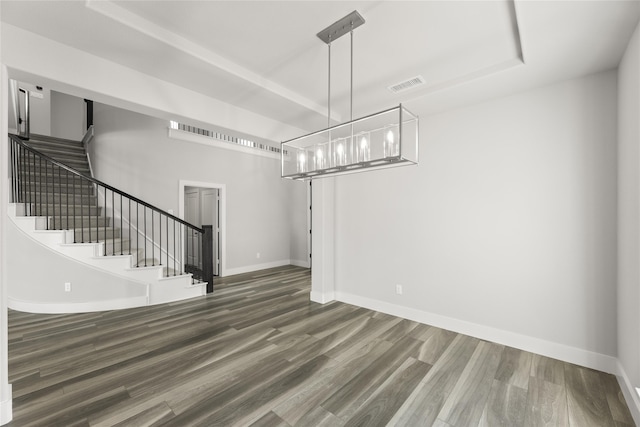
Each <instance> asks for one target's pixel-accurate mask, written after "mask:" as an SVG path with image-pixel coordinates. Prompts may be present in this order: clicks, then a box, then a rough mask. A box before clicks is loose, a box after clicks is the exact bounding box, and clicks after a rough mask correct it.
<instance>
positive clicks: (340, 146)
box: [281, 11, 419, 180]
mask: <svg viewBox="0 0 640 427" xmlns="http://www.w3.org/2000/svg"><path fill="white" fill-rule="evenodd" d="M364 23H365V20H364V18H363V17H362V16H361V15H360V14H359V13H358V11H353V12H351V13H350V14H348V15H347V16H345V17H344V18H342V19H339V20H338V21H336V22H335V23H333V24H331V25H330V26H328V27H327V28H325V29H324V30H322V31H320V32H319V33H318V34H317V35H318V38H320V40H322V41H323V42H325V43H326V44H327V46H328V52H329V61H328V64H329V73H328V75H329V78H328V80H329V81H328V92H329V93H328V102H327V104H328V105H327V110H328V111H327V120H328V124H327V128H326V129H322V130H319V131H316V132H313V133H310V134H308V135H304V136H301V137H298V138H294V139H291V140H288V141H285V142H283V143H282V150H281V161H282V170H281V172H282V177H283V178H287V179H296V180H305V179H311V178H320V177H326V176H335V175H342V174H347V173H354V172H361V171H365V170H371V169H381V168H388V167H394V166H405V165H412V164H413V165H415V164H417V163H418V128H419V120H418V117H417V116H416V115H414V114H412V113H411V112H409V111H408V110H407V109H406V108H404V107H403V106H402V104H400V105H398V106H397V107H393V108H390V109H388V110H384V111H380V112H378V113H374V114H370V115H368V116H365V117H361V118H359V119H356V120H354V119H353V30H354V29H356V28H357V27H359V26H361V25H363V24H364ZM345 34H350V35H351V89H350V111H351V117H350V120H349V121H348V122H346V123H342V124H339V125H336V126H331V121H330V117H331V43H332V42H334V41H336V40H337V39H339V38H340V37H342V36H343V35H345Z"/></svg>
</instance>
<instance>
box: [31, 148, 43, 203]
mask: <svg viewBox="0 0 640 427" xmlns="http://www.w3.org/2000/svg"><path fill="white" fill-rule="evenodd" d="M31 162H32V163H33V178H31V179H32V180H33V192H32V194H33V204H34V205H35V206H38V196H37V195H36V193H37V191H38V190H37V185H38V181H37V180H36V174H37V170H36V155H35V153H31ZM41 213H42V209H41V207H40V206H38V208H37V210H36V214H37V215H40V214H41Z"/></svg>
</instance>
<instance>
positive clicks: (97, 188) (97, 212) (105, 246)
mask: <svg viewBox="0 0 640 427" xmlns="http://www.w3.org/2000/svg"><path fill="white" fill-rule="evenodd" d="M95 187H96V243H99V242H100V239H99V238H98V236H99V235H100V202H99V200H100V187H99V186H98V184H95ZM104 205H105V208H106V206H107V189H106V188H105V189H104ZM89 235H91V231H89ZM104 254H105V255H106V254H107V242H105V243H104Z"/></svg>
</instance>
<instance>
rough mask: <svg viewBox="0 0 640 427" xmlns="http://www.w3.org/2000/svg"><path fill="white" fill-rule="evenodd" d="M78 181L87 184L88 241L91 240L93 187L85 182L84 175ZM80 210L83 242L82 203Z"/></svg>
mask: <svg viewBox="0 0 640 427" xmlns="http://www.w3.org/2000/svg"><path fill="white" fill-rule="evenodd" d="M80 182H82V185H86V186H87V196H88V197H87V200H88V202H87V219H88V220H89V221H88V224H87V227H88V228H87V230H88V231H89V241H91V205H92V203H91V193H92V192H93V191H94V188H95V187H92V186H89V185H88V184H87V182H86V181H85V179H84V177H83V178H81V179H80ZM97 198H98V195H97V194H96V199H97ZM80 212H82V220H83V221H82V242H83V243H84V205H82V206H80Z"/></svg>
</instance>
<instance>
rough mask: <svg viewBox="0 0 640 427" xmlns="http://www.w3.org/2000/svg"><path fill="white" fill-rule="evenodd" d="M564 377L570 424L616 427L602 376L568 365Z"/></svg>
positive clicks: (589, 370)
mask: <svg viewBox="0 0 640 427" xmlns="http://www.w3.org/2000/svg"><path fill="white" fill-rule="evenodd" d="M564 375H565V381H566V387H567V407H568V410H569V423H570V424H571V425H576V426H596V425H597V426H601V427H610V426H614V425H615V423H614V421H613V417H612V415H611V410H610V409H609V404H608V402H607V397H606V395H605V393H604V390H603V385H602V381H601V380H600V374H599V373H598V372H595V371H593V370H591V369H587V368H582V367H579V366H576V365H571V364H569V363H567V364H565V369H564Z"/></svg>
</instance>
